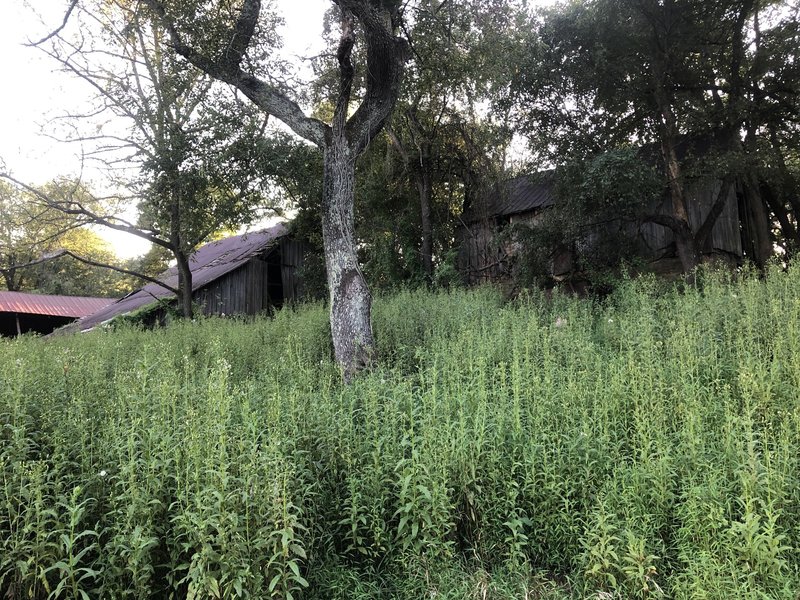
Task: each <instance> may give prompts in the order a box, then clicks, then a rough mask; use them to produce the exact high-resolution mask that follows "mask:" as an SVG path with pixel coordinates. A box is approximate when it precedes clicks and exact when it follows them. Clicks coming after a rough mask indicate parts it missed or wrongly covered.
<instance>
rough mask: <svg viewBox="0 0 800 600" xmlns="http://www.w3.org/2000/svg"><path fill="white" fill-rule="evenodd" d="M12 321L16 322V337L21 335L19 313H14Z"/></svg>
mask: <svg viewBox="0 0 800 600" xmlns="http://www.w3.org/2000/svg"><path fill="white" fill-rule="evenodd" d="M14 319H16V321H17V335H22V327H20V324H19V313H14Z"/></svg>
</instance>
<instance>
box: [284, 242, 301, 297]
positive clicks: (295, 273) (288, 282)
mask: <svg viewBox="0 0 800 600" xmlns="http://www.w3.org/2000/svg"><path fill="white" fill-rule="evenodd" d="M280 249H281V280H282V282H283V296H284V298H285V299H286V301H289V302H292V301H296V300H299V299H300V298H302V297H303V293H304V290H303V285H302V278H301V271H302V268H303V259H304V257H305V253H306V246H305V244H303V243H302V242H298V241H297V240H293V239H290V238H283V239H281V247H280Z"/></svg>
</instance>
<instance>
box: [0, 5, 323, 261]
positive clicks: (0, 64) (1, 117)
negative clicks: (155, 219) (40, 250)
mask: <svg viewBox="0 0 800 600" xmlns="http://www.w3.org/2000/svg"><path fill="white" fill-rule="evenodd" d="M276 3H277V5H278V8H279V10H280V11H281V14H282V16H283V18H284V20H285V22H286V23H285V26H284V28H283V31H282V32H281V33H282V36H283V39H284V52H285V53H286V54H287V56H309V55H310V54H312V53H314V52H315V51H318V47H319V46H318V43H319V40H320V38H321V32H322V18H323V13H324V11H325V9H326V8H327V7H328V6H329V4H330V0H276ZM67 4H68V3H67V0H0V160H2V161H3V162H4V163H5V167H6V168H7V169H8V170H9V171H11V172H12V173H13V174H14V175H15V176H16V177H17V178H19V179H21V180H24V181H26V182H29V183H33V184H42V183H45V182H47V181H49V180H51V179H53V178H55V177H58V176H71V175H76V174H77V173H78V172H79V171H80V167H81V165H80V160H79V158H78V156H79V154H80V149H79V148H75V147H73V146H70V145H67V144H64V143H59V142H57V141H54V140H52V139H50V138H48V137H47V135H46V132H47V131H48V130H52V127H51V126H48V122H49V121H50V120H51V119H52V118H53V117H56V116H58V115H59V114H63V112H64V110H65V109H66V108H74V107H75V106H78V105H79V104H80V101H81V99H82V98H88V97H90V96H91V93H92V91H91V90H90V89H88V87H87V86H86V85H85V84H84V83H83V82H80V81H76V80H74V79H73V78H70V77H69V76H67V75H65V74H62V73H58V72H55V71H54V69H55V65H54V63H53V61H52V60H51V59H49V58H48V57H47V56H45V55H44V54H43V53H42V52H41V51H39V50H37V49H36V48H30V47H27V46H26V45H25V44H26V42H28V41H29V40H32V39H33V40H35V39H40V38H41V37H43V36H44V35H46V34H47V33H49V32H50V31H51V30H53V29H55V28H56V27H57V26H58V25H59V24H60V23H61V21H62V19H63V16H64V11H65V9H66V6H67ZM315 44H317V47H316V48H315V47H314V46H315ZM0 165H2V163H0ZM131 238H132V236H127V235H125V234H115V235H111V236H109V238H108V239H109V240H110V241H111V242H112V244H113V246H114V250H115V251H116V252H117V254H119V255H120V256H124V257H127V256H133V255H136V254H141V253H142V252H144V251H146V249H147V246H146V244H143V243H142V242H141V241H140V240H138V239H137V238H133V239H131Z"/></svg>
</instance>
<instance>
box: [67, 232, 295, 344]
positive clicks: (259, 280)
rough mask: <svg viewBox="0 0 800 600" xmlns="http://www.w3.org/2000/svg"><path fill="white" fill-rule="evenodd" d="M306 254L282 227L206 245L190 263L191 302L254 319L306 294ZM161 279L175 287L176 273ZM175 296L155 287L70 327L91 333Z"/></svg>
mask: <svg viewBox="0 0 800 600" xmlns="http://www.w3.org/2000/svg"><path fill="white" fill-rule="evenodd" d="M304 252H305V246H304V244H303V243H301V242H298V241H296V240H294V239H293V238H292V237H291V236H290V235H289V233H288V230H287V228H286V226H285V225H283V224H278V225H275V226H273V227H271V228H269V229H265V230H262V231H255V232H251V233H245V234H242V235H237V236H233V237H229V238H225V239H222V240H219V241H216V242H211V243H209V244H206V245H205V246H202V247H200V248H198V250H197V251H196V252H195V253H194V254H193V255H192V257H191V259H190V261H189V266H190V267H191V269H192V298H193V300H194V302H195V303H196V304H197V305H198V307H199V308H200V310H201V312H202V313H203V314H205V315H255V314H258V313H261V312H264V311H266V310H269V309H271V308H274V307H280V306H282V305H284V304H285V303H287V302H291V301H293V300H298V299H299V298H300V297H301V295H302V293H303V290H302V285H301V282H300V273H299V271H300V269H301V267H302V266H303V256H304ZM159 279H160V280H161V281H163V282H164V283H166V284H167V285H169V286H171V287H177V285H178V273H177V269H176V268H175V267H173V268H170V269H168V270H167V271H165V272H164V273H163V274H162V275H161V276H160V277H159ZM174 298H175V296H174V294H172V292H170V291H169V290H167V289H165V288H163V287H161V286H159V285H157V284H155V283H151V284H148V285H146V286H145V287H143V288H141V289H139V290H136V291H135V292H132V293H130V294H128V295H127V296H125V297H124V298H121V299H120V300H117V301H116V302H114V303H113V304H110V305H109V306H107V307H105V308H103V309H102V310H100V311H98V312H96V313H94V314H92V315H89V316H88V317H85V318H83V319H80V320H79V321H78V322H76V323H75V324H74V326H72V327H70V328H68V329H69V330H78V331H88V330H90V329H93V328H94V327H96V326H98V325H101V324H103V323H106V322H108V321H110V320H111V319H114V318H115V317H119V316H121V315H126V314H131V313H133V312H135V311H139V310H141V309H143V308H144V307H146V306H148V305H151V304H153V303H154V302H156V301H162V302H163V301H167V302H170V301H174Z"/></svg>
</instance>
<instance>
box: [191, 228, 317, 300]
mask: <svg viewBox="0 0 800 600" xmlns="http://www.w3.org/2000/svg"><path fill="white" fill-rule="evenodd" d="M304 254H305V245H304V244H303V243H302V242H297V241H295V240H290V239H288V238H283V239H282V240H281V241H280V244H279V245H278V247H277V248H273V249H270V250H268V251H267V252H265V253H263V254H261V255H259V256H254V257H253V258H251V259H250V260H249V261H248V262H247V263H245V264H244V265H242V266H241V267H239V268H238V269H236V270H234V271H231V272H230V273H228V274H227V275H224V276H223V277H220V278H219V279H217V280H216V281H213V282H211V283H210V284H208V285H207V286H205V287H203V288H202V289H199V290H197V291H195V293H194V300H195V302H197V303H198V304H199V305H200V306H202V307H203V309H202V310H203V314H206V315H221V314H226V315H236V314H240V315H241V314H244V315H255V314H258V313H260V312H262V311H265V310H267V309H268V308H269V307H270V306H280V305H282V304H283V303H284V302H293V301H296V300H299V299H300V298H301V297H302V293H303V289H302V285H301V281H300V277H299V275H300V269H301V267H302V266H303V257H304ZM275 263H277V265H278V268H279V269H280V280H278V281H272V280H270V276H269V270H270V264H275Z"/></svg>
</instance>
